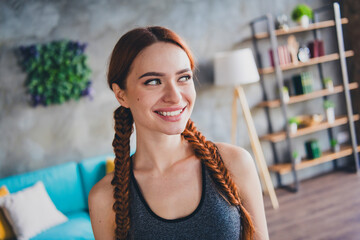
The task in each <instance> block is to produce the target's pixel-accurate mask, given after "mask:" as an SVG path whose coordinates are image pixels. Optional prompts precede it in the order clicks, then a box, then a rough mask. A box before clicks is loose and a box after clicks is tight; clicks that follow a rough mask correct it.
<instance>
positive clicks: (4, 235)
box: [0, 186, 15, 240]
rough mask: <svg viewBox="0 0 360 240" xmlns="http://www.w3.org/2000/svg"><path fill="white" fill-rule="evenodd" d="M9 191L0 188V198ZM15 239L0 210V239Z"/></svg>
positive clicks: (4, 187)
mask: <svg viewBox="0 0 360 240" xmlns="http://www.w3.org/2000/svg"><path fill="white" fill-rule="evenodd" d="M9 194H10V193H9V190H8V189H7V188H6V186H2V187H0V198H1V197H4V196H7V195H9ZM13 238H15V234H14V232H13V230H12V228H11V226H10V224H9V222H8V220H7V219H6V217H5V215H4V212H3V210H2V209H1V208H0V239H2V240H7V239H13Z"/></svg>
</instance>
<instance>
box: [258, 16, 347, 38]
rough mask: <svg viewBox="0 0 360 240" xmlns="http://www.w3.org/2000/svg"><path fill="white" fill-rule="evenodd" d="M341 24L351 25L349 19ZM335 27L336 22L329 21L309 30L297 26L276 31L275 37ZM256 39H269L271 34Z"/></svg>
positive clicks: (259, 35)
mask: <svg viewBox="0 0 360 240" xmlns="http://www.w3.org/2000/svg"><path fill="white" fill-rule="evenodd" d="M341 23H342V24H347V23H349V20H348V19H347V18H342V19H341ZM333 26H335V21H334V20H328V21H323V22H318V23H312V24H310V25H309V27H308V28H304V27H302V26H296V27H291V28H290V29H288V30H287V31H285V30H282V29H278V30H275V35H276V36H281V35H288V34H293V33H299V32H306V31H311V30H315V29H321V28H327V27H333ZM254 37H255V38H256V39H263V38H268V37H269V33H267V32H262V33H258V34H256V35H255V36H254Z"/></svg>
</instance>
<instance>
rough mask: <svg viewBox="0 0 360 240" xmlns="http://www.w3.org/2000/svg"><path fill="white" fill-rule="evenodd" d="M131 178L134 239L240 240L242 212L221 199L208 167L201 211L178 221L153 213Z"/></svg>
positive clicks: (131, 211)
mask: <svg viewBox="0 0 360 240" xmlns="http://www.w3.org/2000/svg"><path fill="white" fill-rule="evenodd" d="M131 175H132V176H131V184H130V192H131V193H130V196H131V204H130V205H131V207H130V218H131V228H130V238H131V239H136V240H138V239H139V240H141V239H156V240H158V239H159V240H160V239H167V240H169V239H171V240H172V239H181V240H185V239H191V240H194V239H202V240H203V239H210V240H211V239H214V240H215V239H216V240H220V239H221V240H223V239H226V240H232V239H233V240H239V239H240V213H239V211H238V209H237V208H236V207H234V206H231V205H230V204H229V203H228V202H227V201H225V200H224V199H223V198H222V197H221V195H220V194H219V193H218V191H217V190H216V187H215V185H214V182H213V181H212V179H211V177H210V175H209V173H208V171H207V170H206V167H205V166H204V165H203V166H202V175H203V184H202V188H203V190H202V196H201V200H200V203H199V205H198V207H197V209H196V210H195V211H194V212H193V213H191V214H190V215H189V216H187V217H183V218H179V219H174V220H167V219H163V218H161V217H159V216H157V215H156V214H155V213H154V212H153V211H151V209H150V208H149V206H148V204H147V203H146V201H145V199H144V197H143V196H142V194H141V191H140V189H139V186H138V184H137V182H136V179H135V177H134V175H133V173H131Z"/></svg>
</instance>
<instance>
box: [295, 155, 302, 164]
mask: <svg viewBox="0 0 360 240" xmlns="http://www.w3.org/2000/svg"><path fill="white" fill-rule="evenodd" d="M299 163H301V157H300V156H298V157H296V158H295V164H299Z"/></svg>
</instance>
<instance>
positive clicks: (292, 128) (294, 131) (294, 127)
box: [289, 123, 298, 134]
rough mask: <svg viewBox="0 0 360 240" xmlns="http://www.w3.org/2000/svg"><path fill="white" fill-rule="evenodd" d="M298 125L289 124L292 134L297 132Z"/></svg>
mask: <svg viewBox="0 0 360 240" xmlns="http://www.w3.org/2000/svg"><path fill="white" fill-rule="evenodd" d="M297 128H298V125H297V124H296V123H290V124H289V131H290V133H292V134H295V133H296V132H297Z"/></svg>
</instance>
